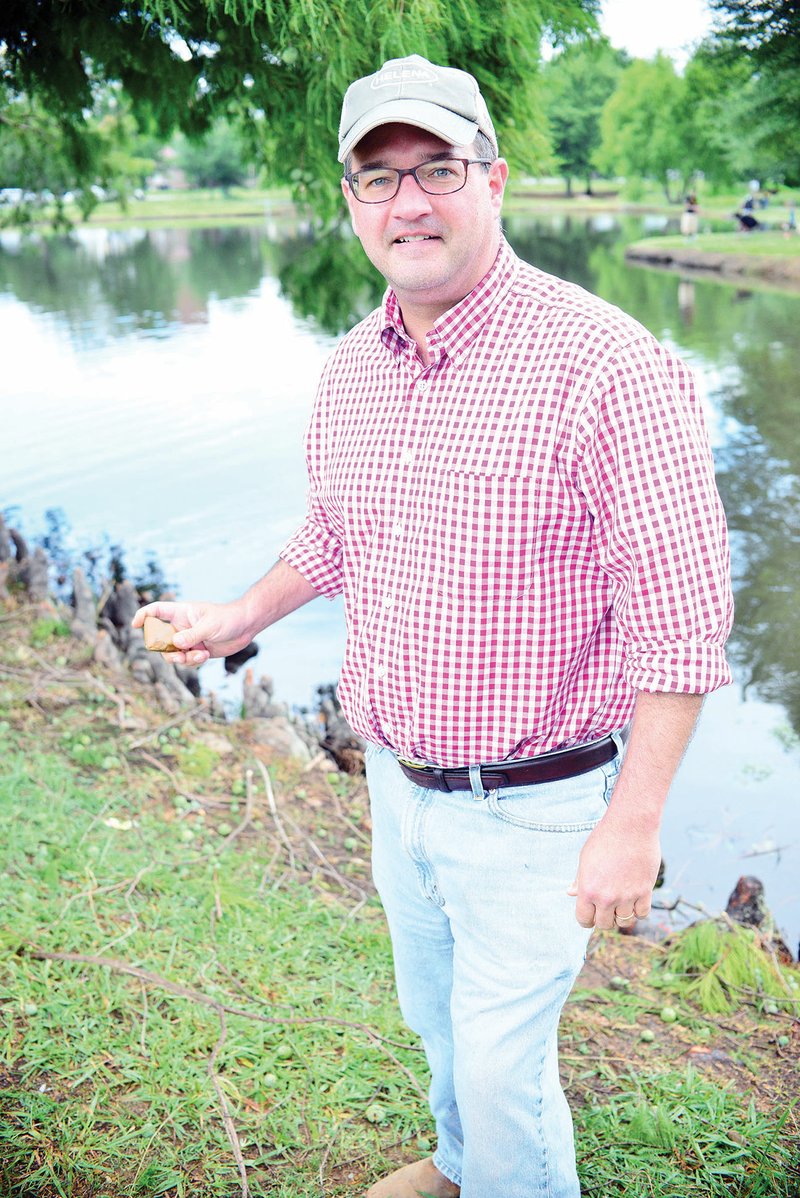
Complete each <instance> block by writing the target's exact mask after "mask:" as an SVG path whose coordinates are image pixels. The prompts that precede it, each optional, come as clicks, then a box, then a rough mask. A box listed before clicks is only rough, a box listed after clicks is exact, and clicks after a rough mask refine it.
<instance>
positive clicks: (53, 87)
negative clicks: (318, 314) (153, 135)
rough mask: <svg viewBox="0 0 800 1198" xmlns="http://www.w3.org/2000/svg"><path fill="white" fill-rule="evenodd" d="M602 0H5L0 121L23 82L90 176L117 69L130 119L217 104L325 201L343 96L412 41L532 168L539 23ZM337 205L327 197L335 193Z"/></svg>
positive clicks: (168, 122)
mask: <svg viewBox="0 0 800 1198" xmlns="http://www.w3.org/2000/svg"><path fill="white" fill-rule="evenodd" d="M598 8H599V0H503V2H502V3H497V2H496V0H455V2H453V0H385V2H384V3H383V4H381V5H375V4H373V3H372V2H371V0H351V2H350V3H348V4H346V5H342V4H340V3H338V2H337V0H317V3H316V4H314V5H313V6H312V5H301V4H294V3H281V4H271V3H270V4H266V3H262V2H261V0H136V2H135V3H128V0H71V2H70V3H64V0H38V2H37V3H36V4H32V3H31V2H30V0H3V4H2V6H0V47H2V49H1V50H0V68H1V69H2V80H3V84H4V89H5V94H4V96H3V97H0V99H2V101H3V103H2V109H0V121H5V122H7V120H8V115H7V110H8V107H9V105H11V104H13V103H14V102H16V101H17V99H18V98H19V97H26V102H30V103H33V102H35V103H36V104H38V105H39V106H40V107H41V108H42V109H43V110H44V111H45V112H46V113H48V114H49V115H50V116H51V117H52V118H53V119H54V120H55V121H56V122H57V124H58V126H59V128H60V129H61V131H62V137H63V143H64V154H65V161H67V162H68V163H69V165H70V169H71V171H72V174H73V176H74V181H75V182H76V183H78V182H81V183H83V184H84V185H85V184H86V183H87V181H88V182H91V181H93V179H92V177H91V176H92V171H93V169H94V168H95V166H96V163H97V158H96V156H94V155H93V154H91V153H89V151H88V147H87V144H86V136H87V130H88V125H87V116H86V114H87V113H90V112H91V111H92V109H93V106H94V103H95V100H96V95H97V91H98V89H100V88H102V87H104V86H108V85H109V84H110V83H111V82H115V83H118V84H119V86H120V88H121V91H122V93H123V94H124V95H125V97H126V99H127V101H128V102H129V103H130V106H131V111H132V112H133V114H134V116H135V117H136V119H137V121H138V122H139V123H140V125H141V126H142V127H145V128H148V129H151V128H153V129H157V130H158V132H159V133H160V135H161V136H162V137H164V138H166V137H168V136H169V135H170V134H171V132H172V131H173V130H174V129H175V128H179V129H181V130H182V131H183V132H185V133H187V134H188V135H190V136H191V135H196V134H198V133H202V132H203V131H204V130H207V129H208V128H210V126H211V125H212V123H213V121H214V119H215V118H217V117H225V118H227V119H228V120H230V121H232V122H234V123H237V124H239V125H240V126H241V128H242V130H243V132H244V134H245V135H246V136H247V138H248V141H249V144H250V148H251V150H252V153H253V155H254V158H255V160H256V161H258V162H259V163H261V164H263V165H265V166H266V167H267V169H268V171H269V175H270V177H271V178H272V179H274V180H276V181H290V182H292V183H294V184H295V185H296V188H297V189H298V190H299V191H300V192H302V193H303V195H304V196H305V198H306V199H308V200H309V201H311V202H312V203H314V204H315V205H316V207H317V209H318V210H320V211H324V210H325V208H326V206H328V208H329V210H330V207H331V205H332V203H333V202H334V201H333V196H334V194H335V193H334V184H335V179H336V175H337V173H338V171H337V167H336V128H337V124H338V118H339V109H340V105H341V98H342V95H343V93H344V90H345V88H346V87H347V85H348V84H349V83H350V82H351V81H352V79H354V78H356V77H357V76H359V75H363V74H367V73H369V72H370V71H373V70H375V69H376V67H377V66H378V65H379V64H380V62H381V61H383V59H385V58H389V57H394V56H397V55H404V54H408V53H412V52H414V51H416V52H419V53H422V54H426V55H427V56H428V57H430V58H431V59H433V60H434V61H439V62H446V63H447V62H450V63H454V64H456V65H463V66H466V67H468V68H469V69H470V70H471V71H472V72H473V73H474V74H475V75H476V76H477V78H478V79H479V81H480V84H481V87H482V89H483V90H484V93H485V95H486V98H487V102H488V103H489V106H490V109H491V110H492V113H493V116H494V118H495V120H496V122H497V126H498V131H499V136H500V137H501V139H502V142H503V147H504V151H505V152H506V154H507V155H508V156H510V157H511V158H512V159H513V160H514V161H515V162H516V163H517V164H518V165H519V166H521V167H523V168H525V169H528V170H535V169H536V165H537V160H538V158H539V156H540V155H543V154H545V152H546V151H547V140H546V137H545V136H544V135H543V134H542V133H541V128H542V126H543V123H544V122H543V119H542V111H541V102H540V96H539V85H540V80H539V72H538V66H539V54H540V43H541V39H542V36H543V35H546V36H548V37H549V38H550V39H551V40H553V41H555V42H556V43H562V42H563V41H564V40H566V39H567V38H569V37H572V36H574V35H576V34H578V33H581V32H586V31H588V30H590V29H592V28H593V27H594V24H595V15H596V13H597V10H598ZM337 207H338V203H337Z"/></svg>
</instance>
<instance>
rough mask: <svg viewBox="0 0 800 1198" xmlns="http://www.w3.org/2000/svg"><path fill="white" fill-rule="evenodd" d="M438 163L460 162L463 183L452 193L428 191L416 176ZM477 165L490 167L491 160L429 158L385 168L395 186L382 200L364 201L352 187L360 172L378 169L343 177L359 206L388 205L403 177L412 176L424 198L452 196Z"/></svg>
mask: <svg viewBox="0 0 800 1198" xmlns="http://www.w3.org/2000/svg"><path fill="white" fill-rule="evenodd" d="M439 162H460V163H461V164H462V166H463V167H464V181H463V182H462V183H459V185H458V187H454V188H453V190H452V191H428V189H427V187H425V186H423V183H422V180H421V179H420V177H419V175H418V174H417V171H418V170H420V169H421V168H422V167H423V166H436V165H437V163H439ZM478 165H481V166H491V165H492V159H491V158H456V157H455V156H453V157H448V158H433V159H431V158H429V159H427V161H426V162H418V163H417V165H416V166H407V167H404V168H402V169H401V168H400V167H396V166H387V167H386V168H385V169H386V172H387V174H388V173H390V172H391V174H393V175H397V186H396V187H395V189H394V191H393V192H392V194H391V195H390V196H385V197H384V199H382V200H365V199H363V198H362V197H361V196H360V195H359V194H358V186H357V185H356V187H354V186H353V180H354V179H355V178H357V177H358V175H360V174H361V173H362V171H368V170H376V169H378V168H376V167H362V169H361V170H360V171H348V172H347V174H346V175H345V176H344V177H345V179H346V180H347V185H348V187H349V188H350V191H351V192H352V193H353V196H354V198H355V199H357V200H358V202H359V204H369V205H372V204H388V203H389V201H390V200H393V199H394V198H395V196H396V195H397V193H398V192H399V190H400V185H401V184H402V182H403V178H404V176H405V175H413V176H414V182H415V183H416V185H417V187H419V189H420V191H424V192H425V195H426V196H454V195H456V194H457V192H459V191H463V190H464V188H465V187H466V186H467V177H468V175H469V168H470V167H471V166H478ZM380 169H384V168H380Z"/></svg>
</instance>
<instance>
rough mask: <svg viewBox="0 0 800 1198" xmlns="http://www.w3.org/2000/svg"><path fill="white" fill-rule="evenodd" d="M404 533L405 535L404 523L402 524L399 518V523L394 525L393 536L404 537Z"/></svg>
mask: <svg viewBox="0 0 800 1198" xmlns="http://www.w3.org/2000/svg"><path fill="white" fill-rule="evenodd" d="M402 535H403V525H402V523H401V521H400V520H398V521H397V523H396V524H394V525H393V526H392V536H393V537H402Z"/></svg>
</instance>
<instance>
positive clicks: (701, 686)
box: [623, 641, 733, 695]
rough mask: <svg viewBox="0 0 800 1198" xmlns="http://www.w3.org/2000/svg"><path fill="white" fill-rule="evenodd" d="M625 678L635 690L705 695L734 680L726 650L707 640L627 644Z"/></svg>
mask: <svg viewBox="0 0 800 1198" xmlns="http://www.w3.org/2000/svg"><path fill="white" fill-rule="evenodd" d="M623 668H624V672H625V678H626V680H627V681H628V682H629V683H630V685H631V686H632V687H634V689H635V690H638V691H648V692H652V693H667V694H676V695H681V694H684V695H705V694H708V693H709V692H710V691H715V690H718V689H719V687H721V686H727V685H728V684H729V683H731V682H732V681H733V676H732V674H731V671H730V667H729V665H728V662H727V659H726V657H725V650H724V649H723V648H722V646H720V645H712V644H709V643H707V642H703V641H676V642H673V643H671V644H668V645H664V644H655V643H651V644H643V645H627V646H626V649H625V661H624V666H623Z"/></svg>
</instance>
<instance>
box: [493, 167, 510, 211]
mask: <svg viewBox="0 0 800 1198" xmlns="http://www.w3.org/2000/svg"><path fill="white" fill-rule="evenodd" d="M507 182H508V163H507V162H506V160H505V158H495V159H494V161H493V162H491V163H490V164H489V192H490V194H491V197H492V207H493V208H495V210H496V211H497V214H498V215H499V214H500V209H501V208H502V207H503V194H504V192H505V189H506V183H507Z"/></svg>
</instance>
